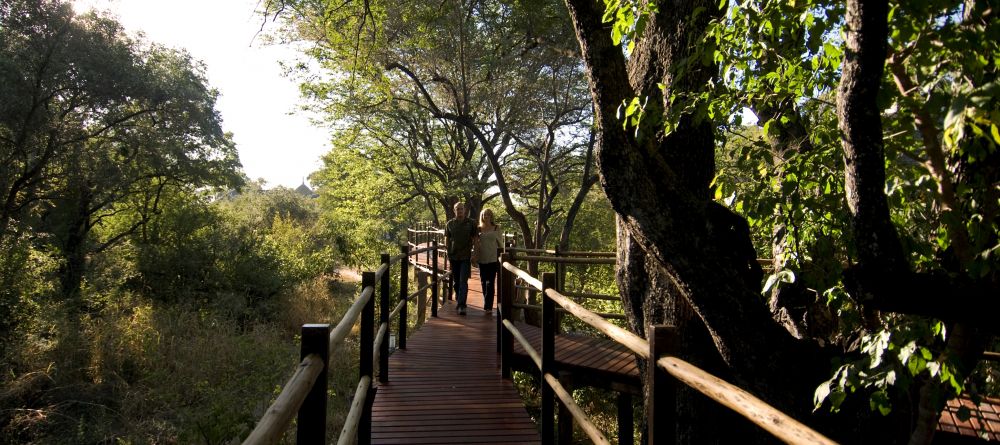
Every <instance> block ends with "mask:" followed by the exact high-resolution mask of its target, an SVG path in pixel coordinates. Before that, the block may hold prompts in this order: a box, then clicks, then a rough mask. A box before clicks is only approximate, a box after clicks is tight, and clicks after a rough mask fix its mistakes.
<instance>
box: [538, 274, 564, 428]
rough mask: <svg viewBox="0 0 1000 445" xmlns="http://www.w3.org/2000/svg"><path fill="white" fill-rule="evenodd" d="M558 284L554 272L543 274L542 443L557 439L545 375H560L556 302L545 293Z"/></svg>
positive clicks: (553, 402)
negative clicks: (558, 367) (557, 368)
mask: <svg viewBox="0 0 1000 445" xmlns="http://www.w3.org/2000/svg"><path fill="white" fill-rule="evenodd" d="M555 284H556V275H555V274H554V273H552V272H546V273H543V274H542V370H541V376H540V377H541V378H540V379H539V382H541V385H540V386H541V393H542V414H541V418H542V419H541V420H542V443H543V444H549V443H552V442H553V441H554V439H555V428H554V426H555V425H554V423H555V412H554V411H555V391H553V389H552V387H551V386H549V384H548V383H546V381H545V375H546V374H551V375H554V376H558V375H559V374H558V372H559V371H558V370H556V366H555V365H556V354H555V339H556V304H555V302H554V301H552V299H551V298H549V296H548V295H545V291H546V290H548V289H552V288H554V287H555Z"/></svg>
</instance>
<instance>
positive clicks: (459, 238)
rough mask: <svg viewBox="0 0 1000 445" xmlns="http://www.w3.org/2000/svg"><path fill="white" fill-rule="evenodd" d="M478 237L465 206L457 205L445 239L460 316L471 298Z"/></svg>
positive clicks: (445, 232) (445, 233) (459, 203)
mask: <svg viewBox="0 0 1000 445" xmlns="http://www.w3.org/2000/svg"><path fill="white" fill-rule="evenodd" d="M475 236H476V225H475V223H473V222H472V220H471V219H469V218H466V217H465V204H463V203H461V202H458V203H455V219H453V220H451V221H448V225H447V226H446V227H445V231H444V237H445V238H444V239H445V244H446V245H447V246H448V261H449V262H450V263H451V279H452V283H453V284H454V286H453V287H454V289H455V302H456V303H458V308H457V309H458V314H459V315H465V303H466V300H468V297H469V274H470V273H471V272H472V241H473V238H475Z"/></svg>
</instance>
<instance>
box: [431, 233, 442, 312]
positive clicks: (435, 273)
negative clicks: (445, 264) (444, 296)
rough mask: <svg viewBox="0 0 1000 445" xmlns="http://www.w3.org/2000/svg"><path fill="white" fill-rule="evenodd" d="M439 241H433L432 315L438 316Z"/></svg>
mask: <svg viewBox="0 0 1000 445" xmlns="http://www.w3.org/2000/svg"><path fill="white" fill-rule="evenodd" d="M439 281H441V280H439V279H438V242H437V240H434V241H433V242H431V283H434V284H432V285H431V301H432V302H431V317H437V316H438V282H439Z"/></svg>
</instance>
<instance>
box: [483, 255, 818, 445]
mask: <svg viewBox="0 0 1000 445" xmlns="http://www.w3.org/2000/svg"><path fill="white" fill-rule="evenodd" d="M518 259H519V260H520V259H522V258H518ZM502 264H503V269H505V270H506V271H508V272H510V276H511V277H513V276H516V277H518V278H521V279H522V280H524V282H526V283H528V284H529V285H532V286H533V287H534V289H535V290H537V291H539V292H541V293H542V295H543V313H544V312H545V310H544V305H545V304H551V303H549V302H550V301H551V302H552V303H554V304H558V305H559V306H561V307H562V308H563V309H565V310H566V311H568V312H570V313H572V314H573V315H575V316H576V317H577V318H579V319H580V320H582V321H583V322H585V323H587V324H588V325H590V326H592V327H594V328H595V329H597V330H598V331H600V332H602V333H604V334H605V335H607V336H608V337H610V338H611V339H612V340H613V341H615V342H617V343H620V344H622V345H623V346H625V347H626V348H628V349H629V350H631V351H632V352H634V353H635V354H636V355H638V356H639V357H641V358H644V359H646V360H649V359H650V357H651V355H650V344H649V342H648V341H646V340H645V339H643V338H641V337H639V336H638V335H636V334H634V333H632V332H629V331H627V330H625V329H623V328H621V327H618V326H616V325H614V324H612V323H610V322H608V321H607V320H605V319H604V318H602V317H601V316H600V315H598V314H596V313H594V312H592V311H590V310H588V309H586V308H584V307H583V306H581V305H580V304H578V303H576V302H575V301H573V300H572V299H570V298H569V297H567V296H565V295H563V294H561V293H559V292H558V291H557V290H556V289H554V288H553V287H552V286H551V285H543V281H553V282H554V275H553V274H548V273H547V274H545V275H549V277H545V275H543V280H538V279H537V278H534V277H532V276H531V275H530V274H528V273H527V272H525V271H523V270H521V269H520V268H518V267H517V266H515V265H514V264H512V263H510V262H508V261H504V262H503V263H502ZM509 279H510V278H508V280H509ZM512 284H513V283H510V284H506V283H502V284H501V289H502V290H503V291H504V292H510V290H511V289H512V287H513V286H512ZM501 301H503V302H505V304H508V305H511V303H510V296H509V295H503V296H502V298H501ZM553 312H554V311H553ZM501 313H502V314H503V316H504V317H509V315H508V314H509V307H508V309H506V310H502V311H501ZM501 326H503V327H504V328H506V329H507V330H508V331H509V330H510V328H511V327H513V324H512V323H510V321H509V320H508V319H507V318H504V319H503V320H502V323H501ZM551 331H552V330H551V329H550V330H546V329H545V322H543V328H542V333H543V340H542V344H543V345H545V344H546V338H545V337H546V335H554V334H553V333H552V332H551ZM511 334H513V332H511ZM518 334H519V333H518ZM549 341H551V340H549ZM508 347H509V346H508ZM542 349H543V354H544V350H545V347H544V346H543V348H542ZM525 350H526V351H530V350H531V348H529V347H528V346H527V345H525ZM529 354H530V352H529ZM508 356H509V352H507V351H504V352H503V353H502V354H501V357H503V358H506V357H508ZM533 359H534V357H533ZM653 359H654V360H653V361H654V362H655V363H656V366H655V368H656V369H661V370H663V371H665V372H666V373H667V374H669V375H671V376H673V377H674V378H676V379H677V380H678V381H680V382H681V383H683V384H685V385H687V386H688V387H690V388H692V389H694V390H696V391H698V392H700V393H702V394H704V395H705V396H707V397H709V398H711V399H712V400H715V401H716V402H718V403H720V404H722V405H723V406H725V407H727V408H729V409H731V410H733V411H735V412H736V413H738V414H740V415H741V416H743V417H744V418H746V419H747V420H749V421H751V422H753V423H754V424H755V425H757V426H759V427H761V428H763V429H764V430H765V431H767V432H769V433H771V434H772V435H774V436H775V437H776V438H778V439H780V440H782V441H784V442H786V443H814V444H833V443H835V442H833V441H831V440H830V439H828V438H827V437H825V436H823V435H822V434H819V433H818V432H816V431H815V430H813V429H811V428H809V427H808V426H806V425H805V424H803V423H801V422H799V421H797V420H795V419H794V418H792V417H790V416H788V415H787V414H785V413H783V412H781V411H779V410H777V409H776V408H774V407H772V406H770V405H769V404H768V403H766V402H764V401H763V400H760V399H759V398H757V397H755V396H754V395H752V394H750V393H748V392H746V391H745V390H743V389H741V388H739V387H737V386H735V385H732V384H730V383H728V382H726V381H725V380H722V379H720V378H718V377H716V376H714V375H712V374H710V373H708V372H706V371H704V370H702V369H700V368H698V367H696V366H694V365H692V364H690V363H688V362H686V361H684V360H682V359H680V358H678V357H674V356H670V355H664V356H660V357H653ZM543 362H544V361H543V360H536V364H539V365H541V364H542V363H543ZM507 366H509V365H505V364H503V363H501V369H502V370H503V369H505V368H506V367H507ZM543 374H545V373H544V372H543ZM550 380H551V381H550ZM545 381H546V382H547V383H548V384H549V385H552V388H553V389H554V388H556V385H553V383H555V384H558V383H559V382H558V380H556V379H555V378H554V377H553V378H552V379H549V378H547V376H546V378H545ZM543 404H544V403H543ZM567 407H568V406H567ZM543 411H544V410H543ZM663 414H666V413H661V415H663ZM546 416H551V413H548V414H546V413H544V412H543V415H542V417H543V419H542V421H543V422H545V417H546ZM648 423H650V425H649V427H650V428H653V426H654V425H655V423H656V422H652V421H651V422H648ZM581 424H582V423H581ZM543 430H544V427H543ZM592 439H593V437H592ZM543 440H544V438H543Z"/></svg>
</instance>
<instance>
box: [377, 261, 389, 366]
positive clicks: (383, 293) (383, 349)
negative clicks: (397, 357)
mask: <svg viewBox="0 0 1000 445" xmlns="http://www.w3.org/2000/svg"><path fill="white" fill-rule="evenodd" d="M380 259H381V260H382V264H383V265H385V272H383V273H382V285H381V286H380V289H379V305H378V307H379V308H378V322H379V324H378V326H379V327H378V330H381V329H382V325H383V324H384V325H385V326H386V328H385V335H383V336H382V341H380V342H379V344H378V382H379V383H389V331H391V330H392V326H391V323H390V321H389V313H390V312H392V308H391V307H390V306H389V293H390V292H391V291H392V290H391V289H392V284H391V282H390V280H391V278H392V272H390V271H389V266H390V264H389V261H390V257H389V254H388V253H383V254H382V256H381V258H380Z"/></svg>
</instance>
